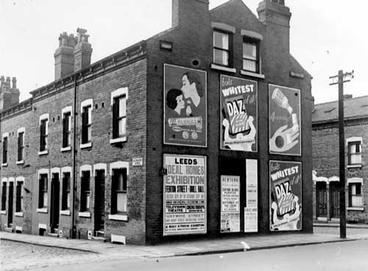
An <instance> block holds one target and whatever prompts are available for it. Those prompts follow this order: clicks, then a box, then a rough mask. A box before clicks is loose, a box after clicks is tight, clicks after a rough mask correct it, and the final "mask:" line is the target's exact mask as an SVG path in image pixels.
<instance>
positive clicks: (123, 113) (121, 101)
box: [119, 97, 126, 118]
mask: <svg viewBox="0 0 368 271" xmlns="http://www.w3.org/2000/svg"><path fill="white" fill-rule="evenodd" d="M125 116H126V99H125V97H120V98H119V117H120V118H121V117H125Z"/></svg>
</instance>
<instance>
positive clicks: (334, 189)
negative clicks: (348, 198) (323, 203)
mask: <svg viewBox="0 0 368 271" xmlns="http://www.w3.org/2000/svg"><path fill="white" fill-rule="evenodd" d="M339 184H340V183H339V182H332V183H330V204H331V218H340V191H339V190H340V185H339Z"/></svg>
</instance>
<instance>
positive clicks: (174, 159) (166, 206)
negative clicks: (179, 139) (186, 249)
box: [163, 154, 207, 235]
mask: <svg viewBox="0 0 368 271" xmlns="http://www.w3.org/2000/svg"><path fill="white" fill-rule="evenodd" d="M206 165H207V163H206V157H204V156H194V155H179V154H178V155H176V154H165V155H164V168H165V171H166V174H165V175H164V179H163V191H164V193H163V235H185V234H200V233H206V232H207V211H206V206H207V203H206V199H207V176H206V172H207V166H206Z"/></svg>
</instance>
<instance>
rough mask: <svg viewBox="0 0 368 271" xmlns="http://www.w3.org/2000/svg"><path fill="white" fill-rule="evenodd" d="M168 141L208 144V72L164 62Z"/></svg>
mask: <svg viewBox="0 0 368 271" xmlns="http://www.w3.org/2000/svg"><path fill="white" fill-rule="evenodd" d="M163 94H164V96H163V97H164V144H170V145H185V146H195V147H206V146H207V73H206V72H205V71H201V70H196V69H189V68H185V67H180V66H174V65H169V64H165V65H164V93H163Z"/></svg>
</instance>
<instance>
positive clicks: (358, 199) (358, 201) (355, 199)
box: [351, 196, 363, 207]
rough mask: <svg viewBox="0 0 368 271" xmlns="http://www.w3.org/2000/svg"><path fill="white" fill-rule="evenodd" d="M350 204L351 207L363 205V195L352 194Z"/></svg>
mask: <svg viewBox="0 0 368 271" xmlns="http://www.w3.org/2000/svg"><path fill="white" fill-rule="evenodd" d="M351 205H352V207H361V206H363V197H362V196H352V197H351Z"/></svg>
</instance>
